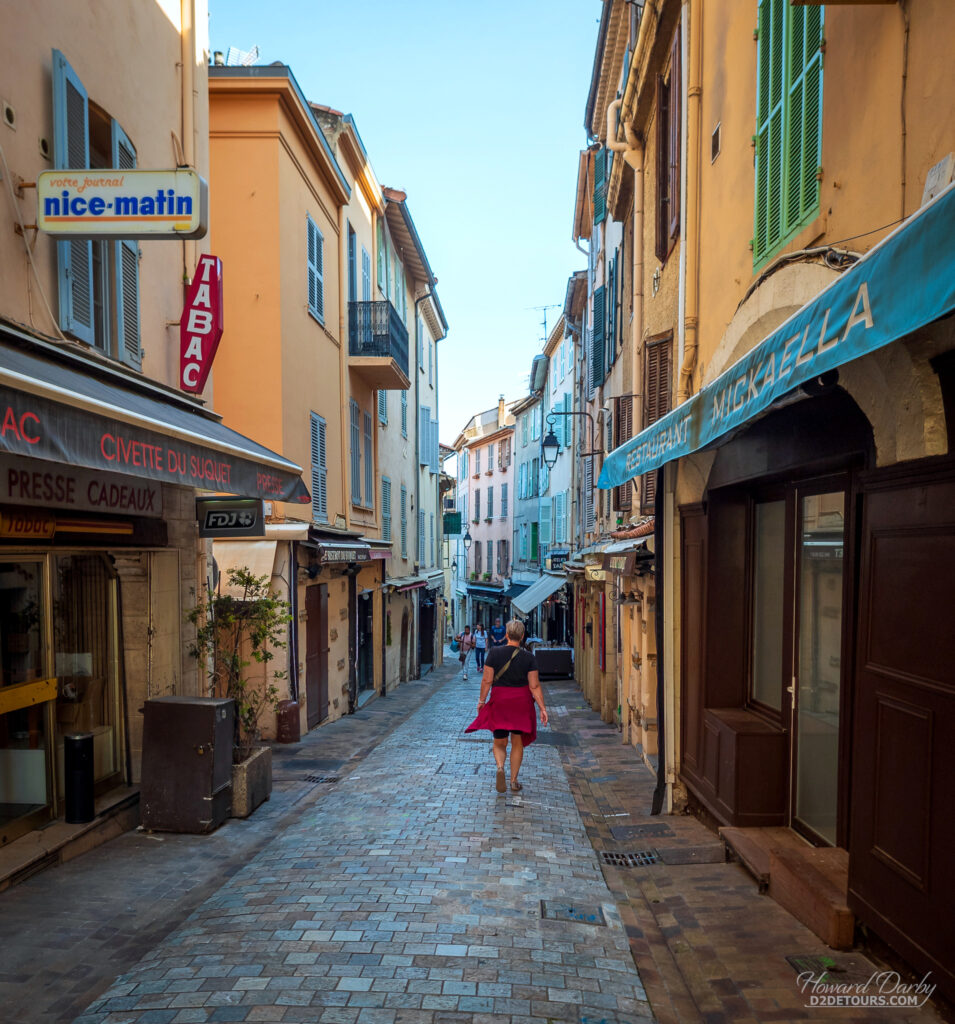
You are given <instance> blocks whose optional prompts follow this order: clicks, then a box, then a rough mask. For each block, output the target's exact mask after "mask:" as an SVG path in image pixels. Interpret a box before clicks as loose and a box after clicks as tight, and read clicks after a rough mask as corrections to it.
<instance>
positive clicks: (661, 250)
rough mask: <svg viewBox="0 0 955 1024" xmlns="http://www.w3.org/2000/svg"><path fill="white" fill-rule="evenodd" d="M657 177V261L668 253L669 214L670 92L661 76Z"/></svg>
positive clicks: (658, 97) (659, 77)
mask: <svg viewBox="0 0 955 1024" xmlns="http://www.w3.org/2000/svg"><path fill="white" fill-rule="evenodd" d="M656 121H657V128H656V145H657V158H656V167H655V168H654V169H655V171H656V176H657V189H656V193H657V194H656V209H655V210H654V218H653V219H654V222H655V223H654V236H655V237H654V251H655V253H656V257H657V259H658V260H661V261H662V260H665V259H666V258H667V254H668V253H669V251H670V214H669V197H668V195H667V189H668V188H669V185H670V154H669V148H670V90H669V86H668V84H667V81H666V79H665V78H664V77H663V75H657V116H656Z"/></svg>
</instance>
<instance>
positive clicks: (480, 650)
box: [474, 622, 487, 672]
mask: <svg viewBox="0 0 955 1024" xmlns="http://www.w3.org/2000/svg"><path fill="white" fill-rule="evenodd" d="M486 652H487V633H485V632H484V627H483V626H482V625H481V623H480V622H479V623H478V624H477V626H475V628H474V658H475V660H476V661H477V668H478V672H483V671H484V655H485V653H486Z"/></svg>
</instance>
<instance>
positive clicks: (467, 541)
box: [464, 530, 471, 551]
mask: <svg viewBox="0 0 955 1024" xmlns="http://www.w3.org/2000/svg"><path fill="white" fill-rule="evenodd" d="M464 550H465V551H470V550H471V531H470V530H465V531H464Z"/></svg>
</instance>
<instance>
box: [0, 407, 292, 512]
mask: <svg viewBox="0 0 955 1024" xmlns="http://www.w3.org/2000/svg"><path fill="white" fill-rule="evenodd" d="M3 452H8V453H10V454H13V455H25V456H28V457H32V458H35V459H48V460H51V461H53V462H62V463H65V464H66V465H71V466H85V467H87V468H89V469H103V470H107V471H109V472H111V473H121V474H125V475H129V476H136V477H140V478H146V479H149V480H160V481H165V482H166V483H171V484H178V485H180V486H185V487H195V488H201V489H203V490H211V491H223V492H226V493H229V494H240V495H243V496H246V497H261V498H265V499H267V500H273V501H291V502H303V503H304V502H308V501H310V500H311V499H310V497H309V494H308V491H307V489H306V488H305V485H304V484H303V483H302V481H301V479H300V478H299V476H297V475H296V474H295V473H292V472H289V471H285V470H282V469H280V468H277V467H272V466H268V465H263V464H260V463H257V462H255V461H253V460H252V459H246V458H243V457H242V456H238V455H232V454H231V453H228V452H222V451H219V450H218V449H212V448H206V447H204V446H203V445H201V444H195V443H192V442H189V441H185V440H181V439H179V438H174V437H170V436H168V435H166V434H163V433H161V432H159V431H158V430H157V431H152V430H148V429H145V428H142V427H137V426H133V425H131V424H127V423H123V422H121V421H118V420H114V419H111V418H109V417H103V416H97V415H95V414H93V413H89V412H87V411H85V410H82V409H76V408H73V407H72V406H68V405H63V404H60V403H58V402H52V401H50V400H49V399H45V398H42V397H40V396H36V395H30V394H26V393H24V392H19V391H13V390H10V389H7V388H0V453H3Z"/></svg>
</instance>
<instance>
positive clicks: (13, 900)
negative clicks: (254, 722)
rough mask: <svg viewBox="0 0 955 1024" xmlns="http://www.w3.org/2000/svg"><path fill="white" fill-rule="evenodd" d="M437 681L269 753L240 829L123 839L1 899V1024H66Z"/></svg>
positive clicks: (327, 788) (356, 761) (438, 680)
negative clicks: (266, 772)
mask: <svg viewBox="0 0 955 1024" xmlns="http://www.w3.org/2000/svg"><path fill="white" fill-rule="evenodd" d="M445 678H446V676H445V675H439V674H437V673H436V674H435V675H431V676H426V677H425V679H424V680H422V681H421V682H412V683H406V684H404V685H403V686H401V687H399V688H398V689H397V690H396V691H395V692H394V693H393V694H391V695H389V696H388V698H387V699H385V700H373V701H371V702H370V703H368V704H366V705H365V706H364V707H363V708H362V709H361V710H359V711H358V712H357V713H356V714H354V715H350V716H348V717H347V718H343V719H340V720H338V721H336V722H333V723H330V724H329V725H327V726H324V727H323V728H321V729H316V730H313V731H312V732H310V733H308V735H306V736H304V737H303V738H302V742H301V743H298V744H292V745H287V746H285V745H283V746H275V747H274V748H273V778H274V785H273V790H272V797H271V799H270V800H269V801H268V803H266V804H263V805H262V806H261V807H260V808H259V809H258V810H257V811H256V812H255V814H253V815H252V817H250V818H248V819H247V820H245V821H240V820H238V819H234V818H233V819H230V820H229V821H228V822H227V823H226V824H225V825H223V826H222V827H221V828H220V829H218V830H217V831H216V832H213V833H212V834H211V835H208V836H194V835H172V834H169V833H165V834H155V835H147V834H146V833H144V832H141V831H136V830H134V831H130V832H127V833H125V834H123V835H121V836H119V837H118V838H116V839H114V840H112V841H111V842H109V843H107V844H106V845H104V846H100V847H98V848H97V849H95V850H93V851H91V852H90V853H87V854H85V855H83V856H82V857H79V858H77V859H76V860H73V861H70V862H69V863H67V864H64V865H62V866H60V867H55V868H50V869H48V870H46V871H43V872H41V873H40V874H37V875H34V876H33V877H32V878H30V879H28V880H27V881H25V882H22V883H21V884H19V885H17V886H15V887H13V888H12V889H7V890H6V891H5V892H3V893H0V951H2V955H0V1024H59V1022H65V1021H72V1020H74V1019H75V1018H76V1016H77V1015H78V1014H80V1013H81V1012H82V1011H83V1009H84V1008H85V1007H87V1006H88V1005H89V1003H90V1002H91V1000H93V999H94V998H95V997H96V996H98V995H99V994H100V993H101V992H103V991H105V990H106V989H107V988H108V987H109V986H110V985H111V984H112V983H113V981H114V980H115V979H116V977H117V975H120V974H122V973H123V971H125V970H127V969H128V968H130V967H132V966H133V965H134V964H136V963H137V962H138V961H139V959H140V958H141V957H142V956H144V955H145V954H146V953H148V952H149V951H150V950H152V949H153V948H154V947H155V946H156V945H157V943H160V942H161V941H162V940H163V939H164V938H165V937H166V936H167V935H168V934H169V933H170V932H171V931H173V930H174V929H175V928H177V927H179V926H180V925H181V924H182V923H183V922H184V921H185V920H186V918H187V917H188V916H189V914H191V913H192V912H193V910H195V908H196V907H197V906H199V905H200V904H201V903H202V902H203V900H205V899H206V898H207V897H209V896H211V895H212V894H213V893H215V892H216V891H217V890H218V889H219V888H220V887H221V886H222V884H223V882H225V881H226V880H228V879H229V878H231V877H232V876H233V875H235V873H236V872H237V871H239V870H240V869H241V868H243V867H244V866H245V865H246V864H248V863H249V861H250V860H251V859H252V857H253V856H254V855H255V853H256V852H258V851H259V850H261V849H262V848H263V847H264V846H265V845H266V844H267V843H268V842H269V841H270V840H272V839H273V838H274V837H275V836H276V835H277V834H279V833H280V832H281V830H282V828H283V827H284V826H285V825H286V824H287V823H289V822H291V821H293V820H295V818H296V817H298V816H299V815H301V814H302V813H303V810H304V809H305V808H307V807H309V806H313V805H315V804H316V803H317V802H320V801H322V800H323V799H325V797H327V796H328V794H329V793H330V792H332V791H333V790H334V785H333V784H330V783H316V782H314V781H312V780H313V779H316V778H328V777H335V776H339V777H343V776H345V775H347V774H348V773H349V772H352V771H355V770H356V766H358V765H360V764H361V762H362V759H363V758H364V757H365V756H366V754H367V753H368V751H369V750H371V749H373V748H374V746H375V745H376V744H377V743H378V742H380V740H381V739H382V738H383V737H385V736H387V735H388V734H389V733H390V732H391V731H392V730H393V729H394V728H395V727H396V726H397V725H398V724H400V723H401V722H402V721H404V720H405V719H406V718H407V717H408V715H409V714H411V713H413V712H414V711H415V710H417V709H418V708H419V707H421V705H422V704H423V703H424V702H425V701H426V700H427V699H428V698H429V697H430V696H431V694H432V693H434V691H435V689H436V688H437V687H438V686H439V685H441V684H442V683H443V682H444V679H445Z"/></svg>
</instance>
